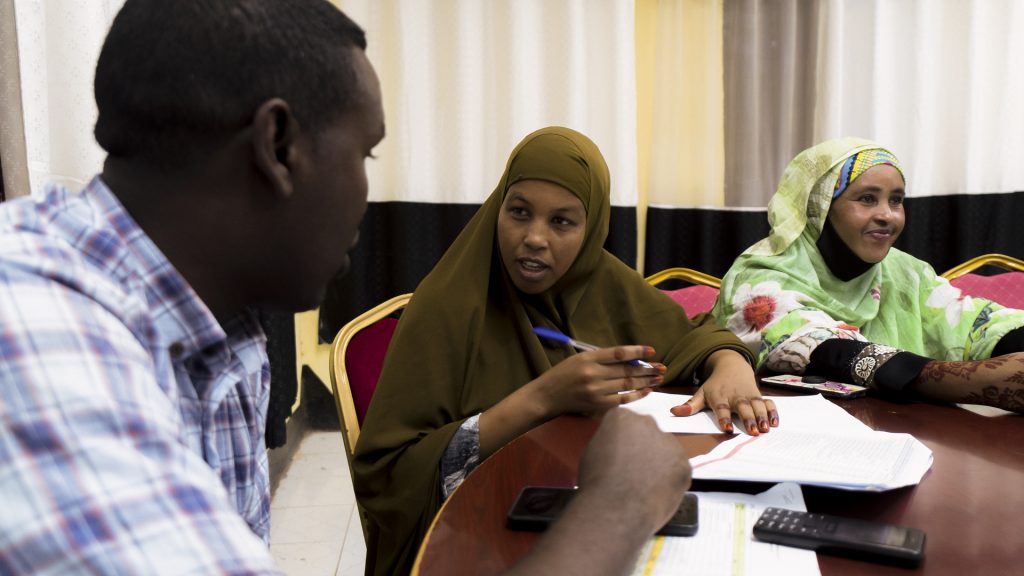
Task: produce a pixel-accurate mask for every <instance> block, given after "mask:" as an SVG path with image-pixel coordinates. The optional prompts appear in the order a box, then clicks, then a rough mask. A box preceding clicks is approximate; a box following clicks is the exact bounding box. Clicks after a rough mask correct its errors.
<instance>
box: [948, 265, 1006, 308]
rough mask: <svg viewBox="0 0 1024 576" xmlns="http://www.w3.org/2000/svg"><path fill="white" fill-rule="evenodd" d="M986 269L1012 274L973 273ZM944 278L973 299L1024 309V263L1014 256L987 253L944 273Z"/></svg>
mask: <svg viewBox="0 0 1024 576" xmlns="http://www.w3.org/2000/svg"><path fill="white" fill-rule="evenodd" d="M982 266H995V267H998V268H1002V269H1004V270H1008V272H1003V273H1000V274H993V275H991V276H982V275H981V274H973V273H972V271H974V270H977V269H978V268H980V267H982ZM942 276H943V277H944V278H946V279H947V280H949V283H950V284H952V285H953V286H956V287H957V288H959V289H960V291H961V292H963V293H964V294H967V295H969V296H976V297H981V298H987V299H989V300H991V301H993V302H997V303H999V304H1002V305H1003V306H1006V307H1009V308H1024V261H1021V260H1018V259H1017V258H1014V257H1012V256H1006V255H1003V254H985V255H984V256H978V257H977V258H972V259H970V260H968V261H967V262H964V263H963V264H960V265H959V266H956V267H955V268H951V269H949V270H947V271H945V272H943V273H942Z"/></svg>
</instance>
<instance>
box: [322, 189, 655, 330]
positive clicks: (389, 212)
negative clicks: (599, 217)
mask: <svg viewBox="0 0 1024 576" xmlns="http://www.w3.org/2000/svg"><path fill="white" fill-rule="evenodd" d="M479 207H480V206H479V205H476V204H427V203H416V202H381V203H371V204H370V205H369V207H368V209H367V212H366V217H365V218H364V219H363V225H362V227H361V228H360V235H359V245H358V246H357V247H356V249H355V250H354V251H353V252H352V254H351V258H352V267H351V269H350V271H349V273H348V275H346V276H345V277H342V278H335V279H334V281H333V282H332V283H331V286H330V288H329V289H328V291H327V296H326V298H325V299H324V303H323V304H322V305H321V307H320V339H321V340H322V341H323V342H330V341H332V340H333V339H334V335H335V334H337V332H338V330H340V329H341V327H342V326H344V325H345V324H346V323H347V322H348V321H349V320H351V319H352V318H355V317H356V316H358V315H359V314H362V313H363V312H365V311H366V310H368V309H370V308H372V307H374V306H376V305H377V304H379V303H381V302H383V301H385V300H387V299H388V298H391V297H393V296H397V295H399V294H404V293H406V292H412V291H414V290H415V289H416V286H417V285H419V283H420V281H421V280H422V279H423V278H424V277H425V276H426V275H427V274H428V273H429V272H430V270H431V269H433V267H434V265H435V264H436V263H437V261H438V260H440V259H441V256H443V255H444V252H445V250H447V249H448V246H450V245H451V243H452V242H453V241H454V240H455V237H456V236H458V235H459V232H461V231H462V228H463V226H465V225H466V223H467V222H469V219H470V218H472V216H473V214H475V213H476V211H477V209H478V208H479ZM605 248H607V249H608V251H609V252H611V253H612V254H615V255H616V256H618V257H619V258H620V259H622V261H623V262H625V263H626V264H628V265H629V266H636V256H635V255H636V209H635V208H632V207H628V208H623V207H615V206H613V207H612V214H611V227H610V230H609V233H608V240H607V241H606V242H605ZM396 255H401V256H399V257H396Z"/></svg>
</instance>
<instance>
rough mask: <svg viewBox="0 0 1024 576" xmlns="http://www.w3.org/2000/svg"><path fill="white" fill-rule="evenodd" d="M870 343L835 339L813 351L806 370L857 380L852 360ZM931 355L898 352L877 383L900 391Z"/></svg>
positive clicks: (878, 375)
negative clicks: (853, 372)
mask: <svg viewBox="0 0 1024 576" xmlns="http://www.w3.org/2000/svg"><path fill="white" fill-rule="evenodd" d="M868 344H870V343H869V342H859V341H857V340H844V339H840V338H833V339H831V340H826V341H824V342H822V343H821V344H819V345H818V347H817V348H815V349H814V351H813V352H811V361H810V363H808V364H807V370H806V371H805V372H804V373H805V374H808V375H813V376H824V377H825V378H828V379H829V380H836V381H837V382H854V381H855V380H854V378H853V374H852V372H851V370H852V367H853V359H854V358H855V357H856V356H857V355H858V354H860V352H861V350H863V349H864V348H866V347H867V346H868ZM931 361H932V359H931V358H925V357H924V356H918V355H917V354H914V353H913V352H899V353H897V354H895V355H893V356H892V357H891V358H889V359H888V360H886V361H885V363H884V364H882V365H881V366H880V367H879V368H878V369H877V371H876V372H875V376H874V386H875V387H876V388H877V389H879V390H881V391H884V392H887V393H891V394H900V393H901V392H902V391H903V389H904V388H905V387H906V385H907V384H910V382H912V381H913V380H914V379H915V378H917V376H918V375H919V374H920V373H921V370H924V367H925V364H928V363H929V362H931Z"/></svg>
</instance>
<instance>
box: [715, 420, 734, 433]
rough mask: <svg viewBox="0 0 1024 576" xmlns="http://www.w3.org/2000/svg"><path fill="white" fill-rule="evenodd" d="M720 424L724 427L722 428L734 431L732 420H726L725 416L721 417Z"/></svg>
mask: <svg viewBox="0 0 1024 576" xmlns="http://www.w3.org/2000/svg"><path fill="white" fill-rule="evenodd" d="M718 425H719V426H721V427H722V430H724V431H726V432H732V422H730V421H729V420H726V419H725V418H719V419H718Z"/></svg>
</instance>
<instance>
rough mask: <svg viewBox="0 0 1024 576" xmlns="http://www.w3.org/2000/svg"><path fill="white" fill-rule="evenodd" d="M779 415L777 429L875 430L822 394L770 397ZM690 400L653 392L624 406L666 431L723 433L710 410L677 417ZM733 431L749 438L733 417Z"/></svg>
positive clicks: (680, 396)
mask: <svg viewBox="0 0 1024 576" xmlns="http://www.w3.org/2000/svg"><path fill="white" fill-rule="evenodd" d="M770 398H771V399H772V400H773V401H774V402H775V408H776V409H777V410H778V412H779V427H778V428H772V432H770V433H769V434H774V433H775V431H776V430H804V431H814V430H832V431H837V430H842V431H863V430H871V428H869V427H868V426H867V425H866V424H864V423H863V422H861V421H860V420H857V419H856V418H854V417H853V416H851V415H850V413H849V412H847V411H846V410H843V409H842V408H840V407H839V406H837V405H836V404H834V403H833V402H830V401H829V400H827V399H826V398H824V397H823V396H821V395H820V394H814V395H812V396H770ZM689 399H690V396H687V395H685V394H666V393H664V392H651V393H650V394H648V395H647V396H645V397H644V398H641V399H640V400H637V401H636V402H631V403H629V404H625V405H623V406H622V409H625V410H632V411H633V412H636V413H638V414H647V415H649V416H653V417H654V420H655V421H656V422H657V423H658V427H659V428H661V429H662V430H663V431H665V432H673V433H676V434H686V433H689V434H721V433H722V431H721V430H720V429H719V428H718V424H717V422H716V420H717V419H716V418H715V415H714V413H713V412H711V411H710V410H704V411H702V412H700V413H699V414H695V415H693V416H673V415H672V413H671V412H669V409H670V408H672V407H673V406H678V405H680V404H682V403H683V402H686V401H687V400H689ZM733 430H735V431H736V432H737V433H739V434H742V435H744V436H745V435H746V431H745V429H744V427H743V423H742V422H739V421H738V420H736V418H735V417H734V418H733Z"/></svg>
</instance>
